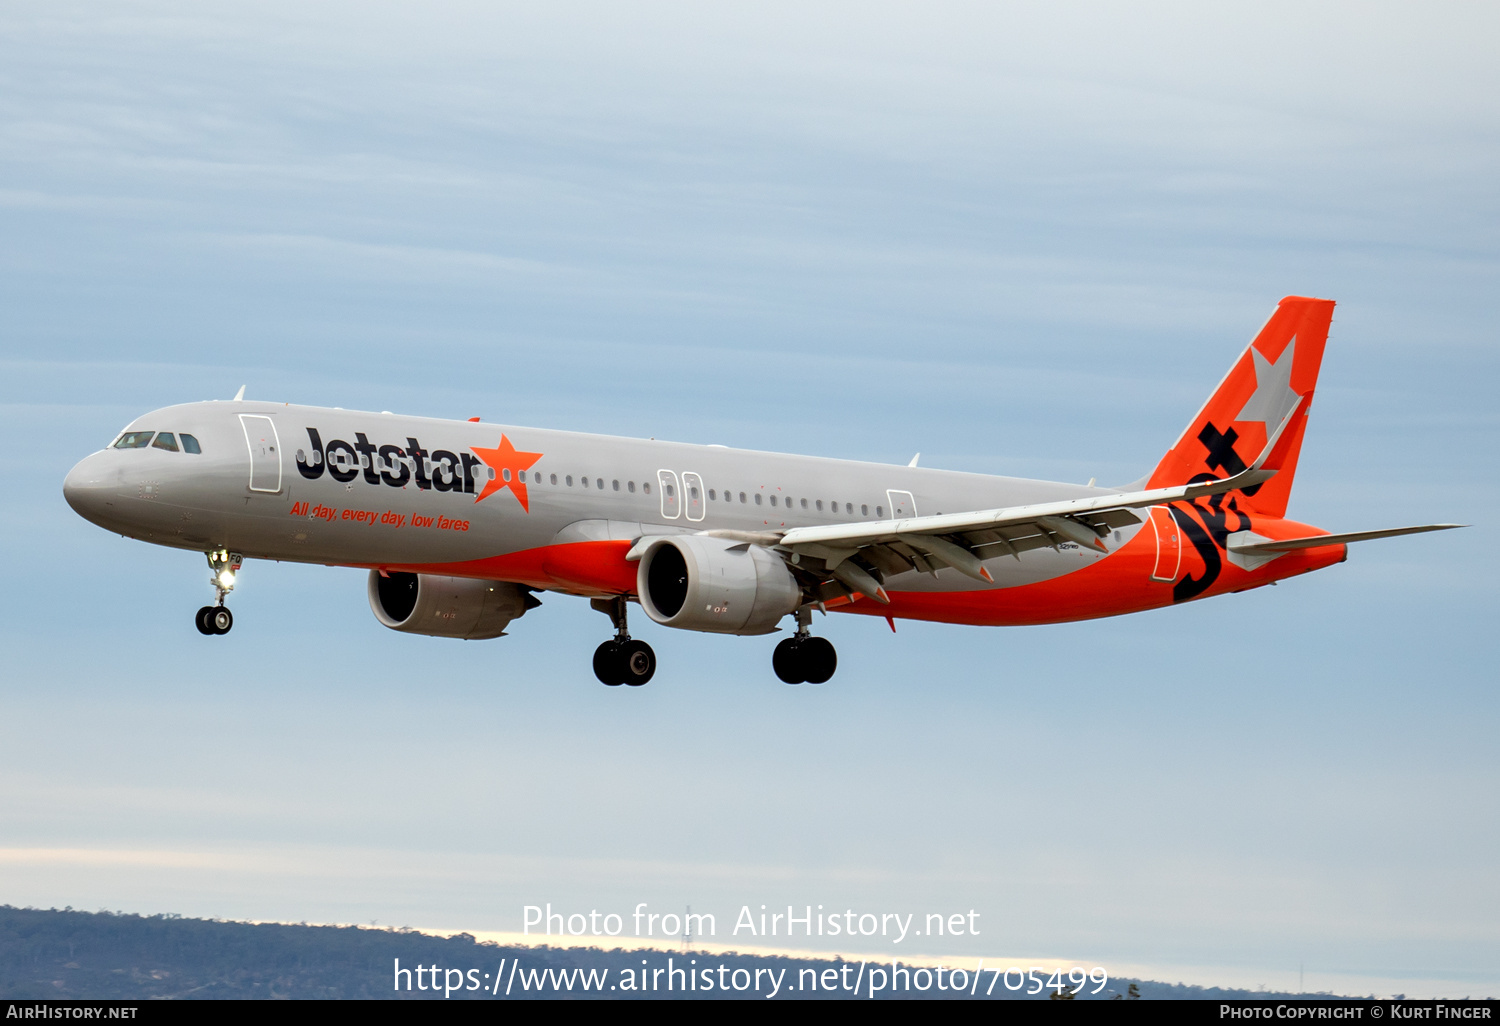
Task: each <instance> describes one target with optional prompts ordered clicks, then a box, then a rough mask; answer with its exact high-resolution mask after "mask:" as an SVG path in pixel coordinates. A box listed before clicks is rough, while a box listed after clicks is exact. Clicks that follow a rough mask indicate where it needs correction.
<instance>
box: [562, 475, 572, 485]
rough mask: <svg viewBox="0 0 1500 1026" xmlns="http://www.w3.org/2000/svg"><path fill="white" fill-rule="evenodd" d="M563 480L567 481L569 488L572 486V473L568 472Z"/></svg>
mask: <svg viewBox="0 0 1500 1026" xmlns="http://www.w3.org/2000/svg"><path fill="white" fill-rule="evenodd" d="M564 480H566V481H567V482H568V487H569V488H572V487H573V475H572V474H569V475H568V476H567V477H566V478H565V479H564Z"/></svg>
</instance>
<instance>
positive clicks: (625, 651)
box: [590, 596, 656, 687]
mask: <svg viewBox="0 0 1500 1026" xmlns="http://www.w3.org/2000/svg"><path fill="white" fill-rule="evenodd" d="M590 605H592V606H593V607H594V608H595V609H597V610H599V612H601V613H604V614H605V615H606V616H608V617H609V618H610V620H611V622H613V623H614V625H615V636H614V637H613V638H611V639H610V640H609V641H606V642H605V643H604V644H602V645H600V646H599V647H598V648H596V649H594V676H596V677H598V678H599V680H600V681H602V682H603V683H605V684H608V685H609V686H610V687H615V686H616V685H619V684H629V685H630V686H631V687H640V686H641V685H642V684H644V683H646V682H647V681H648V680H650V679H651V677H652V675H653V674H655V673H656V653H655V652H653V651H651V646H650V645H648V644H646V643H645V642H644V641H635V640H633V639H632V638H631V637H630V631H629V629H627V627H626V625H625V599H624V597H623V596H621V597H618V598H608V599H594V600H592V602H591V603H590Z"/></svg>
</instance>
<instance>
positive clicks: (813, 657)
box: [771, 606, 839, 684]
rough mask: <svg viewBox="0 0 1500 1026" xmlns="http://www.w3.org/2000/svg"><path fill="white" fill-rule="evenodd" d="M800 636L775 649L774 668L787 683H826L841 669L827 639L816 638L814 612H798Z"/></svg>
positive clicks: (788, 639) (800, 610)
mask: <svg viewBox="0 0 1500 1026" xmlns="http://www.w3.org/2000/svg"><path fill="white" fill-rule="evenodd" d="M796 616H797V633H796V634H794V635H792V636H791V637H790V638H787V639H785V640H784V641H782V642H781V644H779V645H777V646H776V651H775V652H773V653H772V654H771V669H773V670H775V671H776V676H777V677H780V678H781V679H782V680H783V681H784V682H786V683H787V684H802V683H807V684H824V683H826V682H827V681H828V680H829V678H831V677H832V676H833V673H834V671H835V670H837V669H838V666H839V656H838V652H836V651H835V650H834V647H833V643H832V642H831V641H829V640H828V639H827V638H816V637H813V635H812V634H811V632H810V631H809V630H808V628H809V627H810V626H811V625H812V610H810V609H808V608H807V607H805V606H804V607H803V608H801V609H799V610H797V613H796Z"/></svg>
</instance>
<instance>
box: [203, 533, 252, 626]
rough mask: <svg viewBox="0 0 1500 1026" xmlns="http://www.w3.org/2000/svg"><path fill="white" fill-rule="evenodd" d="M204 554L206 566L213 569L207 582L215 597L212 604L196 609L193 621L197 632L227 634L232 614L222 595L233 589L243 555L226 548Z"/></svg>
mask: <svg viewBox="0 0 1500 1026" xmlns="http://www.w3.org/2000/svg"><path fill="white" fill-rule="evenodd" d="M205 555H206V556H208V568H209V569H210V570H212V571H213V576H212V577H210V578H209V583H210V584H212V585H213V586H214V591H215V592H216V593H217V598H216V599H215V600H214V604H213V605H211V606H204V607H203V608H202V609H200V610H198V612H197V614H196V615H195V616H194V617H193V623H194V624H196V625H197V627H198V633H199V634H228V633H229V628H231V627H233V626H234V614H233V613H231V612H230V611H229V607H227V606H226V605H224V597H225V596H226V595H228V594H229V593H230V592H231V591H233V590H234V575H235V574H237V573H239V570H240V564H242V563H243V562H244V561H245V557H244V556H242V555H240V554H239V553H238V552H230V551H229V550H227V549H219V550H217V551H215V552H208V553H205Z"/></svg>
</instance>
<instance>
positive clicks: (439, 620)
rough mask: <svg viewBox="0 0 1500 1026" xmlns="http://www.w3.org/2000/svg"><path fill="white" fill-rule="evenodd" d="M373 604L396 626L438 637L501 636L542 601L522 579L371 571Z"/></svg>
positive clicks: (378, 614)
mask: <svg viewBox="0 0 1500 1026" xmlns="http://www.w3.org/2000/svg"><path fill="white" fill-rule="evenodd" d="M368 590H369V593H370V608H371V609H372V610H374V611H375V619H377V620H379V621H380V622H381V623H383V624H385V625H386V626H387V627H389V628H390V629H391V630H393V631H405V632H406V633H408V634H429V635H432V636H433V637H438V638H468V639H479V638H498V637H500V636H501V635H502V634H504V633H505V627H506V625H507V624H509V623H510V622H511V621H512V620H514V619H516V618H517V617H519V616H522V615H523V614H524V613H525V612H526V610H528V609H534V608H536V607H537V606H539V605H541V604H542V603H541V601H540V600H539V599H537V598H536V597H535V596H534V595H532V594H531V593H530V592H529V591H527V590H526V589H525V588H523V587H521V586H520V585H519V584H512V583H510V582H509V581H476V580H473V579H471V578H468V577H437V576H434V575H432V574H406V573H388V574H385V575H383V576H382V574H381V573H380V571H379V570H371V571H370V583H369V588H368Z"/></svg>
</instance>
